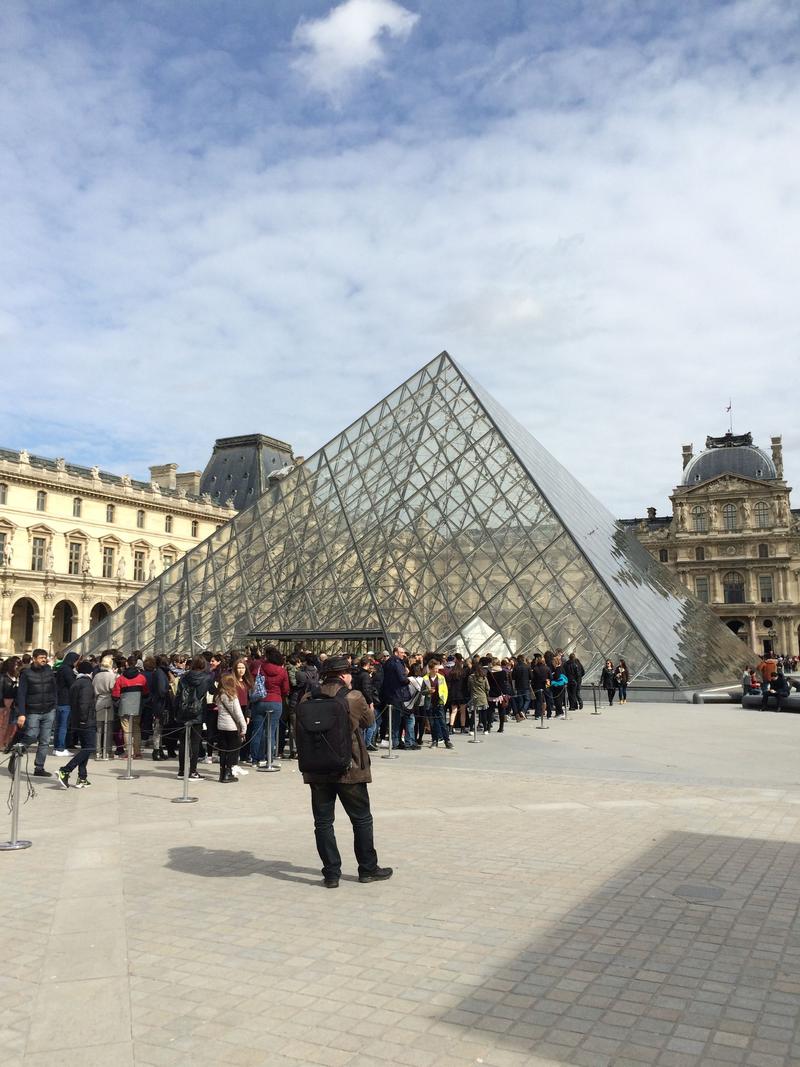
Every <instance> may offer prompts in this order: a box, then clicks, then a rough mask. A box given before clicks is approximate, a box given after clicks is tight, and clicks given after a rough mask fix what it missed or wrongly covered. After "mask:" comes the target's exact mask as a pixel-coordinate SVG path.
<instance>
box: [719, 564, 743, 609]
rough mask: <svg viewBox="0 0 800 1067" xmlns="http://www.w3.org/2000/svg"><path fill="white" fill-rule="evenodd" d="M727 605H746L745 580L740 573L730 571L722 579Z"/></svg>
mask: <svg viewBox="0 0 800 1067" xmlns="http://www.w3.org/2000/svg"><path fill="white" fill-rule="evenodd" d="M722 592H723V595H724V598H725V603H726V604H744V602H745V601H744V578H743V576H742V575H741V574H739V572H738V571H728V573H727V574H725V575H723V578H722Z"/></svg>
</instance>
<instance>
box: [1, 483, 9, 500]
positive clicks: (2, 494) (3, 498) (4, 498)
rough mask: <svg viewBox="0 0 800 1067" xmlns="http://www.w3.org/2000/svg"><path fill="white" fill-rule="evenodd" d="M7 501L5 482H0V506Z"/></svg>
mask: <svg viewBox="0 0 800 1067" xmlns="http://www.w3.org/2000/svg"><path fill="white" fill-rule="evenodd" d="M7 500H8V486H7V485H6V483H5V482H0V504H5V503H6V502H7Z"/></svg>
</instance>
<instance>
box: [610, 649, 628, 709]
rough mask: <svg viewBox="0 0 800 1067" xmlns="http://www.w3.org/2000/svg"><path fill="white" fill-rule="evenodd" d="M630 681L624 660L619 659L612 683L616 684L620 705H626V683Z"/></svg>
mask: <svg viewBox="0 0 800 1067" xmlns="http://www.w3.org/2000/svg"><path fill="white" fill-rule="evenodd" d="M630 680H631V677H630V674H629V672H628V665H627V663H626V662H625V660H624V659H620V661H619V663H618V664H617V669H616V670H615V671H614V681H615V682H616V683H617V692H618V693H619V702H620V704H627V703H628V682H629V681H630Z"/></svg>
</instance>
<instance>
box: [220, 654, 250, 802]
mask: <svg viewBox="0 0 800 1067" xmlns="http://www.w3.org/2000/svg"><path fill="white" fill-rule="evenodd" d="M246 734H247V723H246V722H245V718H244V715H243V714H242V707H241V705H240V703H239V697H238V696H237V694H236V679H235V678H234V676H233V675H232V674H231V673H230V671H229V672H228V673H227V674H223V675H222V677H221V678H220V680H219V690H218V691H217V745H218V747H219V780H220V782H222V783H224V784H226V785H227V784H228V783H229V782H237V781H238V780H239V779H238V777H237V775H236V774H234V768H235V767H236V766H237V764H238V762H239V752H240V750H241V747H242V745H243V744H244V739H245V735H246Z"/></svg>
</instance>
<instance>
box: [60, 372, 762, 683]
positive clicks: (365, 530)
mask: <svg viewBox="0 0 800 1067" xmlns="http://www.w3.org/2000/svg"><path fill="white" fill-rule="evenodd" d="M360 629H379V630H382V631H383V633H384V635H385V638H386V644H387V646H390V645H391V643H392V642H393V641H396V640H401V641H402V642H403V643H404V644H405V645H406V647H407V648H411V649H415V650H419V651H424V650H427V649H445V650H446V649H453V648H455V649H460V650H461V651H462V652H464V653H470V654H475V653H484V652H487V653H492V654H501V655H505V654H508V653H513V652H524V653H531V652H533V651H535V650H542V651H543V650H544V649H547V648H552V649H556V648H563V649H564V650H566V651H568V652H569V651H574V652H576V653H577V655H578V657H579V658H580V659H581V660H582V661H583V664H584V666H585V667H586V669H587V676H588V677H589V678H590V679H596V678H597V676H598V674H599V670H600V668H601V666H602V664H603V662H604V661H605V659H606V658H611V659H613V660H615V661H616V660H617V659H618V658H619V657H620V656H622V657H624V658H625V660H626V662H627V664H628V666H629V669H630V671H631V677H632V678H634V679H639V680H640V682H641V683H642V684H647V685H655V686H663V687H665V688H675V689H685V688H693V687H697V686H705V685H712V684H730V683H732V682H736V681H738V679H739V676H740V674H741V670H742V668H743V667H744V665H745V662H746V650H745V648H744V646H743V645H742V644H741V642H740V641H739V640H738V638H736V637H734V635H733V634H732V633H731V632H730V630H728V629H727V627H725V626H724V625H723V624H722V623H721V622H720V621H719V620H718V619H717V617H716V616H715V615H714V614H713V613H712V612H711V611H710V610H709V609H708V608H707V607H706V606H705V605H704V604H701V603H700V602H699V601H697V600H695V599H694V598H693V597H692V596H691V595H690V594H689V593H688V592H687V591H686V589H685V588H684V587H683V586H682V585H681V584H680V583H679V582H678V581H677V579H675V578H674V577H673V576H672V574H671V573H670V572H669V571H667V570H666V568H664V567H662V566H661V565H660V564H659V563H656V562H655V561H654V560H653V559H652V557H651V556H650V554H649V553H648V552H647V551H646V550H645V549H644V548H643V547H642V546H641V545H640V544H639V542H638V541H637V540H636V538H635V537H634V536H633V534H631V533H628V532H627V531H626V530H624V529H623V528H622V527H621V526H620V525H619V524H618V523H617V522H616V520H615V519H614V517H613V516H612V515H611V514H610V512H608V511H607V510H606V509H605V508H604V507H603V506H602V505H601V504H600V503H598V501H596V500H595V499H594V498H593V497H592V496H591V495H590V494H589V493H588V492H587V491H586V489H584V488H583V486H582V485H580V484H579V483H578V482H577V481H576V480H575V479H574V478H573V477H572V476H571V475H570V474H569V473H568V472H567V471H566V470H565V469H564V468H563V467H562V466H561V465H560V464H559V463H557V462H556V460H554V459H553V457H552V456H551V455H550V454H549V453H548V452H547V451H546V450H545V449H544V448H543V447H542V446H541V445H540V444H539V443H538V441H536V440H535V439H534V438H533V437H532V436H531V435H530V434H529V433H528V431H527V430H525V429H524V428H523V427H522V426H521V425H520V424H519V423H518V422H517V421H516V420H515V419H513V418H512V417H511V416H510V415H509V414H508V412H506V411H505V410H504V409H503V408H502V407H501V406H500V405H499V404H498V403H497V402H496V401H495V400H494V399H493V398H492V397H491V396H490V395H489V394H488V393H486V392H485V391H484V389H483V388H482V387H481V386H479V385H478V384H477V383H476V382H474V381H473V380H472V379H471V378H470V377H469V376H468V375H467V374H466V373H465V372H464V371H463V370H461V369H460V367H459V366H458V365H457V364H456V363H455V362H454V360H453V359H452V358H451V357H450V356H449V355H448V354H447V353H446V352H443V353H442V354H441V355H439V356H437V357H436V358H435V359H434V360H432V361H431V362H430V363H428V364H427V365H426V366H424V367H423V368H422V369H421V370H420V371H418V372H417V373H416V374H414V375H413V376H412V377H411V378H409V379H408V381H406V382H404V383H403V384H402V385H401V386H399V387H398V388H397V389H396V390H395V391H394V392H393V393H391V394H390V395H389V396H387V397H386V398H385V399H384V400H382V401H380V403H378V404H376V405H375V407H373V408H372V409H371V410H370V411H368V412H367V413H366V414H365V415H363V416H362V417H361V418H360V419H358V420H357V421H356V422H354V423H353V424H352V425H351V426H349V427H348V428H347V429H346V430H344V431H343V432H342V433H340V434H339V435H338V436H337V437H335V438H334V439H333V440H332V441H330V442H329V443H328V444H327V445H325V446H324V447H323V448H321V449H320V450H319V451H318V452H317V453H316V454H315V455H313V456H312V457H311V458H310V459H308V460H307V461H306V462H305V463H304V464H302V465H299V466H297V467H295V469H294V470H293V471H292V472H291V473H290V474H289V475H288V476H287V477H286V478H285V479H284V480H283V481H281V482H279V483H278V484H276V485H274V486H273V487H271V488H270V489H269V490H268V491H267V492H265V493H264V494H263V495H262V496H261V497H260V498H259V499H258V500H257V501H256V502H255V503H254V504H253V505H252V506H251V507H249V508H248V509H247V510H246V511H243V512H240V513H239V514H238V515H237V516H236V517H235V518H233V519H232V520H231V521H230V522H229V523H227V524H226V525H225V526H222V527H220V528H219V529H218V530H217V531H216V532H215V533H214V534H212V535H211V536H210V537H209V538H208V539H207V540H206V541H204V542H202V543H201V544H200V545H198V546H197V547H196V548H194V549H192V550H191V551H190V552H188V553H187V554H186V555H185V556H184V557H183V558H182V559H181V560H179V561H178V562H177V563H176V564H175V565H174V566H173V567H171V568H170V569H169V570H167V571H165V572H164V573H163V574H162V575H161V576H160V577H159V578H157V579H155V580H154V581H152V582H150V583H149V584H148V585H146V586H144V587H143V588H142V589H140V590H139V592H138V593H136V595H135V596H133V597H132V598H131V599H130V600H128V601H127V602H126V603H125V604H123V605H122V606H121V607H119V608H118V609H117V610H116V611H114V612H112V613H111V614H110V615H109V616H107V618H106V619H104V620H103V622H101V623H100V624H99V625H98V626H97V627H95V628H94V629H93V630H92V631H91V632H90V633H89V634H88V635H87V636H85V637H83V638H81V640H80V641H79V642H76V646H75V647H81V648H83V649H92V650H95V651H99V650H101V649H104V648H112V647H113V648H120V649H125V650H129V649H132V648H141V649H143V650H149V651H165V652H171V651H175V650H183V651H187V650H192V649H198V648H228V647H233V646H234V645H236V644H238V643H241V641H242V638H243V637H244V636H245V635H246V634H248V633H250V632H253V631H267V632H276V631H281V632H283V631H305V632H309V631H313V630H360Z"/></svg>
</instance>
